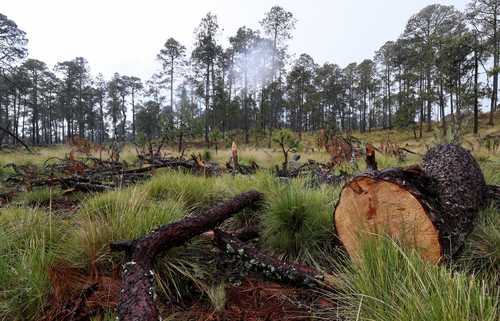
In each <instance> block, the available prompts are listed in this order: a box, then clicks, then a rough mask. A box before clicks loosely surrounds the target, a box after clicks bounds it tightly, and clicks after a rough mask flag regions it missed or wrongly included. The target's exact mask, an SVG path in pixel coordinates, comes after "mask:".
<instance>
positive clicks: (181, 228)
mask: <svg viewBox="0 0 500 321" xmlns="http://www.w3.org/2000/svg"><path fill="white" fill-rule="evenodd" d="M262 197H263V196H262V194H261V193H259V192H256V191H250V192H247V193H243V194H240V195H238V196H236V197H235V198H233V199H232V200H229V201H227V202H224V203H222V204H220V205H218V206H215V207H213V208H211V209H209V210H208V211H206V212H205V213H204V215H199V216H189V217H186V218H184V219H183V220H181V221H178V222H175V223H172V224H168V225H165V226H162V227H160V228H159V229H157V230H156V231H153V232H152V233H151V234H149V235H146V236H144V237H143V238H140V239H137V240H133V241H124V242H116V243H113V244H111V245H110V246H111V249H112V250H113V251H125V253H126V254H127V257H128V262H127V263H125V264H124V266H123V272H122V289H121V291H120V300H119V304H118V316H119V319H120V320H123V321H135V320H144V321H153V320H154V321H156V320H158V319H159V314H158V309H157V307H156V303H155V299H156V296H155V289H154V279H153V277H154V272H153V263H154V260H155V258H156V256H157V255H158V254H159V253H160V252H162V251H166V250H168V249H170V248H172V247H175V246H180V245H182V244H184V243H185V242H187V241H188V240H190V239H191V238H193V237H195V236H197V235H200V234H202V233H203V232H206V231H208V230H210V229H213V228H214V227H215V226H217V225H218V224H220V223H221V222H223V221H224V220H226V219H227V218H229V217H231V216H232V215H233V214H235V213H237V212H239V211H241V210H242V209H244V208H246V207H249V206H252V205H256V204H258V202H260V201H261V200H262Z"/></svg>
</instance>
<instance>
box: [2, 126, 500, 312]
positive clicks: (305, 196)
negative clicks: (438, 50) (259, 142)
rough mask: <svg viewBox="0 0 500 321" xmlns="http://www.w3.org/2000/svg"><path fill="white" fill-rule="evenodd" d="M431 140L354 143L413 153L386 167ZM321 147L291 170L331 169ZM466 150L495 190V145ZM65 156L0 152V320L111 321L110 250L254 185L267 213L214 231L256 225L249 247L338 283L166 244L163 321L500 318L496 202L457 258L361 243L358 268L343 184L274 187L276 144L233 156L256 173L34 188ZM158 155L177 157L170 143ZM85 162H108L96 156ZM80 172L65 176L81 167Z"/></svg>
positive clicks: (390, 157) (227, 152) (381, 160)
mask: <svg viewBox="0 0 500 321" xmlns="http://www.w3.org/2000/svg"><path fill="white" fill-rule="evenodd" d="M482 121H484V120H482ZM498 122H500V120H499V121H498ZM482 128H485V129H483V130H482V133H481V137H483V138H484V137H485V136H487V135H499V134H500V127H498V126H496V127H490V128H488V127H486V126H482ZM437 133H438V129H436V130H435V131H434V132H424V137H423V138H422V139H420V140H415V139H414V138H413V132H411V131H409V130H399V131H397V130H394V131H376V132H371V133H363V134H360V133H353V136H355V137H356V138H357V139H359V140H360V141H363V142H369V143H372V144H373V145H374V146H375V147H377V148H378V149H379V150H382V149H383V148H384V146H386V145H387V143H391V144H397V145H398V146H399V147H401V148H405V149H407V150H409V151H411V152H414V153H415V154H412V153H405V157H404V158H403V159H402V158H401V157H398V156H397V155H395V154H393V153H391V152H390V151H388V152H385V153H384V152H382V153H377V162H378V164H379V168H388V167H400V166H407V165H412V164H417V163H419V162H420V160H421V155H423V154H424V153H425V151H426V149H427V148H429V147H430V146H433V145H435V144H437V143H440V142H442V140H441V139H440V138H438V137H439V135H438V134H437ZM316 140H317V138H316V137H315V136H313V135H306V136H304V140H303V141H302V148H301V150H300V151H299V152H298V153H299V154H300V155H301V159H300V160H298V161H297V164H295V166H300V165H301V164H304V163H306V162H307V161H308V160H309V159H312V160H315V161H316V162H320V163H326V162H328V161H329V159H330V155H329V154H328V153H327V152H326V151H324V149H321V148H318V147H317V143H316ZM462 145H463V146H464V147H465V148H467V149H469V150H471V151H472V153H473V155H474V156H475V158H476V160H477V161H478V162H479V164H480V166H481V168H482V170H483V173H484V175H485V179H486V181H487V183H488V184H496V185H499V184H500V148H489V149H488V148H486V147H485V145H484V142H481V143H480V140H478V139H477V138H476V137H474V136H473V135H472V134H470V133H465V134H464V135H463V137H462ZM229 147H230V145H229V142H228V143H227V145H226V146H224V148H221V149H219V150H218V152H217V153H216V152H215V151H214V150H210V152H209V153H206V152H204V150H203V149H196V148H194V149H188V150H187V151H186V152H185V154H186V155H190V154H195V155H197V154H201V155H202V156H203V157H202V158H203V161H205V162H206V163H207V164H208V163H209V162H210V161H211V162H215V163H218V164H220V165H221V167H224V164H225V163H226V162H227V161H228V159H229V158H230V156H231V149H230V148H229ZM72 148H74V147H71V146H57V147H46V148H36V151H35V153H34V154H28V153H26V152H24V151H22V150H18V149H16V150H8V149H5V150H2V151H1V152H0V165H1V167H0V177H1V179H2V183H1V184H2V185H1V187H2V190H1V191H0V192H2V199H1V200H0V204H1V208H0V320H69V319H73V320H88V319H91V320H115V318H116V316H117V315H116V310H115V309H116V305H117V303H118V296H119V292H120V279H121V266H122V264H123V263H125V261H126V260H125V258H124V256H123V255H121V254H117V253H112V252H111V251H110V250H109V244H110V243H112V242H114V241H120V240H131V239H135V238H138V237H140V236H143V235H145V234H147V233H149V232H150V231H151V230H153V229H155V228H157V227H158V226H160V225H163V224H168V223H171V222H174V221H177V220H179V219H181V218H183V217H185V216H186V215H196V214H200V213H203V211H204V210H205V209H206V208H208V207H210V206H212V205H214V204H217V203H219V202H220V201H222V200H226V199H229V198H231V197H233V196H235V195H238V194H239V193H241V192H246V191H248V190H252V189H254V190H257V191H259V192H261V193H263V194H264V198H265V201H264V205H263V206H261V207H259V208H258V209H252V210H245V211H243V212H242V213H239V214H237V215H236V216H234V217H233V218H231V219H229V220H227V221H225V222H224V223H223V224H222V226H221V228H222V229H223V230H225V231H227V232H235V233H236V232H237V231H240V230H242V229H243V230H244V229H246V228H249V227H257V234H258V235H257V237H256V238H253V239H252V240H251V241H250V242H251V244H252V245H253V246H255V247H256V248H258V249H260V250H263V251H264V252H265V253H268V254H271V255H273V256H275V257H278V258H281V259H283V260H286V261H288V262H293V263H300V264H304V265H307V266H310V267H314V268H315V269H317V270H319V271H323V272H325V273H328V274H333V275H336V276H337V278H338V279H337V286H336V287H335V288H331V289H328V288H322V289H308V288H300V287H295V286H292V285H287V284H284V283H282V282H275V281H270V280H267V279H266V278H265V277H263V275H261V274H258V273H251V272H249V273H243V269H240V268H239V267H238V266H237V265H234V264H228V262H227V261H226V260H225V259H224V258H221V253H220V251H219V250H218V249H217V248H216V247H215V246H214V245H213V242H212V238H211V235H210V233H206V234H203V235H201V236H199V237H195V238H194V239H192V240H191V241H189V242H187V243H186V244H184V245H182V246H180V247H175V248H173V249H171V250H168V251H167V252H166V253H164V254H163V255H162V256H161V257H160V258H159V259H158V260H157V262H156V267H155V270H156V272H155V282H156V288H157V294H158V300H157V302H158V306H159V309H160V311H161V315H162V318H163V320H262V321H263V320H314V319H323V320H436V321H438V320H449V321H457V320H464V321H465V320H491V321H497V320H498V319H499V316H500V314H499V305H500V303H499V302H500V301H499V299H500V298H499V295H500V293H499V292H498V288H499V285H500V283H499V282H500V211H499V210H498V209H496V208H494V207H493V206H491V207H488V208H486V209H484V210H483V211H482V213H481V215H480V219H479V221H478V222H477V226H476V228H475V230H474V232H473V233H472V235H470V236H469V238H468V239H467V242H466V247H465V249H464V250H463V251H462V252H461V254H460V255H459V256H458V257H457V258H455V259H454V260H453V261H452V262H447V263H446V264H441V265H438V266H434V265H431V264H428V263H425V262H423V261H422V260H421V259H420V257H419V256H418V255H417V254H416V253H415V252H414V251H412V250H409V249H403V248H400V247H399V246H398V245H397V244H396V243H394V242H392V241H391V240H388V239H386V238H384V237H380V239H379V240H378V241H377V242H372V243H370V244H366V246H365V247H364V249H363V250H362V252H361V260H360V262H358V263H357V264H354V263H352V262H351V261H350V260H349V259H348V258H347V257H346V255H345V253H344V250H343V249H342V247H341V246H340V244H339V242H338V241H337V240H336V237H335V231H334V227H333V211H334V208H335V204H336V202H337V199H338V196H339V193H340V190H341V187H342V186H343V180H339V182H338V183H335V184H321V183H320V184H317V183H316V182H311V180H310V179H309V178H308V177H307V176H299V177H297V178H291V179H287V180H284V179H278V178H277V177H276V176H275V173H273V169H274V168H275V166H281V162H282V161H283V160H282V155H281V153H280V151H279V149H278V148H277V147H274V146H273V148H271V149H268V148H264V147H254V146H243V147H240V148H239V158H240V163H241V164H243V165H245V164H246V165H249V164H251V163H252V162H255V163H257V164H258V165H259V166H260V169H259V170H257V172H256V173H255V174H253V175H240V174H237V175H234V176H233V175H231V174H229V173H226V174H222V175H214V176H208V175H203V174H201V175H200V174H199V175H194V174H193V173H191V172H187V171H181V170H177V169H173V168H170V169H166V168H158V169H155V170H153V171H151V173H147V175H144V176H141V177H140V178H137V181H136V180H135V179H134V180H131V181H126V180H122V181H116V180H115V178H113V179H109V180H108V181H109V182H110V183H114V184H115V185H114V186H118V188H113V189H112V190H110V191H104V192H92V193H84V192H82V191H81V190H78V189H76V188H72V189H71V188H67V187H61V186H60V185H56V184H52V185H51V184H44V185H43V186H36V185H35V184H34V182H35V181H36V180H37V179H38V178H39V177H38V176H37V173H38V172H37V170H38V169H39V168H42V167H43V166H44V165H47V164H48V163H50V164H59V163H58V162H60V161H61V160H67V159H68V157H69V155H70V153H71V150H72ZM163 153H164V156H165V157H177V156H178V155H179V154H178V153H177V152H176V151H175V150H173V149H165V150H164V151H163ZM93 155H94V156H96V157H99V156H100V157H101V158H107V155H106V154H102V152H101V155H99V153H96V152H93ZM209 155H210V160H209V159H208V158H209V157H208V156H209ZM85 157H88V155H86V156H85V155H81V154H78V155H77V156H76V158H74V159H73V160H74V161H79V160H81V161H82V162H83V159H84V158H85ZM123 161H124V162H125V165H123V166H124V168H125V167H126V168H127V169H131V168H137V167H138V166H140V165H141V164H139V163H138V162H137V154H136V151H135V148H134V147H132V146H128V145H127V146H125V147H124V149H123V150H122V152H121V158H120V160H119V162H121V163H123ZM47 162H48V163H47ZM9 164H15V166H12V165H10V166H9ZM85 164H87V163H85ZM6 165H7V166H6ZM142 165H143V166H144V164H142ZM82 166H83V165H82ZM86 166H87V165H86ZM109 166H112V165H109ZM292 166H293V165H292ZM365 169H366V165H365V164H364V161H363V160H362V158H361V159H360V160H358V161H357V162H355V163H349V164H342V165H339V166H337V167H335V168H332V175H334V176H339V177H340V176H342V177H344V176H345V179H348V177H349V175H350V174H352V173H356V172H360V171H363V170H365ZM85 170H86V169H82V168H74V167H73V168H71V171H74V172H76V173H80V171H81V172H82V173H83V172H84V171H85ZM122 171H123V169H122ZM205 174H206V173H205ZM16 175H17V176H16ZM13 176H15V177H17V179H19V177H22V179H21V180H18V181H16V182H17V183H14V184H12V182H11V183H9V182H8V181H6V180H7V179H8V178H10V177H13ZM134 177H135V176H134ZM124 182H126V184H125V183H124ZM9 184H10V185H9Z"/></svg>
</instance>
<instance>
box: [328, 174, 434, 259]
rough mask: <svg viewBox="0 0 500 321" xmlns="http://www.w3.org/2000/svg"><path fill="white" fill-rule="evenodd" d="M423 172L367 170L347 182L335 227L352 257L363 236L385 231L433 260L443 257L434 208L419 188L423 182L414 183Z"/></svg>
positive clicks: (336, 210) (336, 213)
mask: <svg viewBox="0 0 500 321" xmlns="http://www.w3.org/2000/svg"><path fill="white" fill-rule="evenodd" d="M420 173H421V172H420V171H419V170H417V169H413V170H408V171H405V170H400V169H392V170H389V171H384V172H368V173H364V174H361V175H359V176H356V177H355V178H354V179H353V180H351V181H350V182H349V183H347V184H346V186H345V187H344V189H343V190H342V193H341V196H340V200H339V203H338V204H337V207H336V209H335V227H336V229H337V234H338V236H339V238H340V240H341V241H342V243H343V244H344V246H345V248H346V250H347V252H348V253H349V255H350V256H351V257H352V258H354V259H356V258H357V257H358V256H357V255H358V251H359V247H360V244H361V240H362V239H363V238H364V237H366V236H369V235H373V234H377V235H378V234H386V235H388V236H390V237H391V238H393V239H396V240H398V241H399V242H401V243H403V244H404V245H406V246H410V247H412V248H416V249H418V250H419V251H420V253H421V255H422V257H423V258H424V259H426V260H428V261H430V262H434V263H437V262H438V261H439V260H440V258H441V256H442V253H443V248H442V246H441V242H440V235H439V230H438V229H437V227H436V226H435V224H434V223H433V219H432V217H434V216H435V214H434V213H433V211H434V209H433V208H432V206H431V205H430V204H428V203H427V202H426V201H423V200H422V193H420V192H419V191H418V189H417V186H418V185H422V182H420V183H419V184H413V183H412V181H413V180H415V178H417V177H419V176H420ZM410 178H411V179H410Z"/></svg>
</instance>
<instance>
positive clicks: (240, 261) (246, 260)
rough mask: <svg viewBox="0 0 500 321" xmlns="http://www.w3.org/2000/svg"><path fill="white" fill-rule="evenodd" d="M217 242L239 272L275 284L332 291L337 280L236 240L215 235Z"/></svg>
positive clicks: (215, 233) (220, 233)
mask: <svg viewBox="0 0 500 321" xmlns="http://www.w3.org/2000/svg"><path fill="white" fill-rule="evenodd" d="M214 241H215V244H216V245H217V247H218V248H219V249H220V250H221V251H222V253H223V254H224V256H226V257H228V258H230V259H231V260H233V261H234V262H231V263H235V264H236V265H237V266H238V268H239V269H240V272H257V273H261V274H263V275H264V276H265V277H266V278H268V279H270V280H274V281H279V282H283V283H288V284H291V285H294V286H299V287H305V288H318V287H333V286H334V285H335V278H334V277H333V276H332V275H329V274H325V273H323V272H321V271H318V270H316V269H314V268H311V267H308V266H304V265H299V264H292V263H287V262H284V261H283V260H280V259H278V258H275V257H273V256H271V255H268V254H265V253H264V252H262V251H260V250H258V249H256V248H255V247H253V246H252V245H249V244H246V243H243V242H242V241H241V240H240V239H238V238H237V237H236V236H232V235H230V234H228V233H225V232H223V231H221V230H218V229H217V230H215V231H214Z"/></svg>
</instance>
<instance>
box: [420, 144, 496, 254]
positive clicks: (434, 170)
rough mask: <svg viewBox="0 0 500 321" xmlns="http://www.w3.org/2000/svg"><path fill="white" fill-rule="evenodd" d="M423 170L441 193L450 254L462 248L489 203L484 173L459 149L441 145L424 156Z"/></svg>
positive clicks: (440, 201)
mask: <svg viewBox="0 0 500 321" xmlns="http://www.w3.org/2000/svg"><path fill="white" fill-rule="evenodd" d="M422 168H423V170H424V172H425V174H426V175H427V176H429V177H431V178H432V179H433V181H434V184H435V186H436V189H437V190H438V191H439V193H438V200H439V203H440V204H441V207H442V209H443V210H442V218H441V220H442V221H446V222H447V225H448V226H447V229H446V230H443V231H442V232H443V233H442V234H443V235H442V237H443V238H446V239H448V244H447V245H448V246H449V247H450V248H449V249H448V252H449V253H452V254H454V253H455V252H457V250H458V249H459V248H460V247H461V246H462V245H463V243H464V241H465V238H466V237H467V235H468V234H469V233H470V232H471V231H472V229H473V227H474V219H475V217H476V215H477V213H478V211H479V209H480V208H481V207H482V206H484V205H485V203H486V200H487V195H486V192H487V189H486V183H485V181H484V176H483V173H482V172H481V168H480V167H479V165H478V163H477V162H476V160H475V159H474V157H473V156H472V155H471V153H470V152H469V151H467V150H465V149H463V148H462V147H460V146H457V145H452V144H448V145H438V146H436V147H434V148H432V149H431V150H429V151H428V152H427V154H426V155H425V156H424V160H423V163H422Z"/></svg>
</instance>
